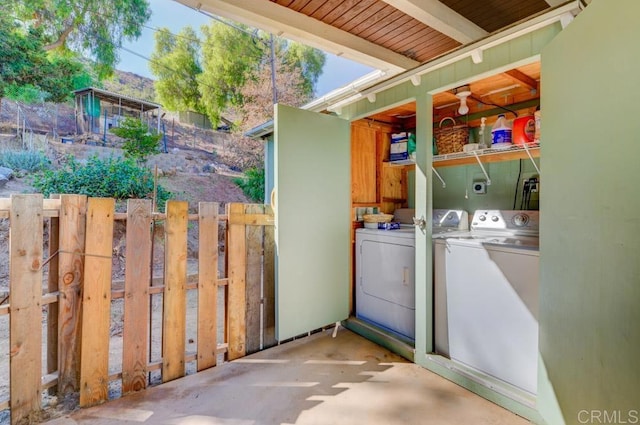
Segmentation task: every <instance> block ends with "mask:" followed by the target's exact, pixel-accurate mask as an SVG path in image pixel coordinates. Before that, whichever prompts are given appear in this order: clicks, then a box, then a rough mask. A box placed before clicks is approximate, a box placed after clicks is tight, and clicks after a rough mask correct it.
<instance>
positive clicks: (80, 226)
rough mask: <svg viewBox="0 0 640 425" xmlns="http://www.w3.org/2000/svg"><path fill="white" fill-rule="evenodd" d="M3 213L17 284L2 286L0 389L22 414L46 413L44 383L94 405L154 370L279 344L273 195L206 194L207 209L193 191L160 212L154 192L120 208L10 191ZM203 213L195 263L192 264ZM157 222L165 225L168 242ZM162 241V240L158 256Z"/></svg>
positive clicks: (174, 370)
mask: <svg viewBox="0 0 640 425" xmlns="http://www.w3.org/2000/svg"><path fill="white" fill-rule="evenodd" d="M0 218H2V219H7V218H8V219H9V240H10V244H9V245H10V252H9V259H8V261H9V262H10V275H9V294H8V297H1V296H0V318H2V316H6V315H8V316H9V335H8V338H9V347H10V368H9V369H10V370H9V386H10V389H9V394H10V397H9V399H8V400H7V399H5V400H1V399H0V410H6V409H7V408H9V409H10V414H11V423H12V424H16V423H25V422H29V421H30V420H31V419H32V418H35V417H38V416H37V415H39V413H40V411H41V409H42V406H43V404H42V392H43V391H44V390H46V389H49V391H57V392H58V394H62V395H65V394H78V393H79V403H80V406H90V405H93V404H97V403H101V402H104V401H106V400H107V399H108V398H109V397H110V394H109V391H110V388H111V387H112V386H113V385H114V384H115V385H120V388H121V389H120V393H121V394H127V393H130V392H133V391H139V390H143V389H145V388H146V387H147V386H149V385H150V384H151V383H152V382H151V379H152V378H151V375H152V373H156V374H160V377H159V379H158V381H159V382H167V381H170V380H173V379H176V378H179V377H181V376H184V375H185V374H186V371H187V364H190V365H192V366H193V365H195V367H194V368H193V369H195V371H201V370H204V369H207V368H210V367H213V366H216V364H217V362H218V359H219V357H221V358H226V359H227V360H233V359H236V358H239V357H242V356H244V355H246V354H248V353H251V352H255V351H258V350H260V349H262V348H266V347H269V346H272V345H275V344H276V341H275V337H274V311H275V310H274V233H273V213H272V212H271V210H270V208H269V207H268V206H264V205H245V204H229V205H227V209H226V214H219V205H218V204H217V203H211V202H201V203H200V204H199V206H198V212H197V214H189V211H188V204H187V203H186V202H184V201H169V202H167V205H166V210H165V213H162V214H160V213H155V212H153V211H152V205H151V202H150V201H149V200H129V201H128V202H127V208H126V212H124V213H118V212H116V211H115V201H114V200H113V199H107V198H87V197H85V196H81V195H62V196H60V197H58V198H57V199H43V198H42V196H41V195H13V196H12V197H11V199H0ZM119 221H124V222H125V223H126V236H125V255H124V257H125V267H124V268H125V273H124V282H114V280H113V278H112V264H113V259H114V251H115V249H114V223H117V222H119ZM194 223H197V253H198V260H197V273H189V272H188V262H189V261H188V232H189V228H190V227H195V225H194ZM45 224H48V240H45V235H46V233H45V232H44V231H43V228H47V226H45ZM158 227H160V228H162V229H163V231H164V232H163V234H164V237H163V239H161V240H160V242H159V243H158V242H154V241H155V240H156V239H157V238H154V234H155V232H156V231H155V230H154V229H157V228H158ZM192 231H193V229H192ZM161 233H162V232H161ZM221 241H222V243H221ZM219 245H222V246H223V247H224V249H219V248H220V247H219ZM158 248H163V249H164V258H163V259H162V257H160V258H161V259H160V260H159V259H158V258H157V257H158V256H157V255H156V256H155V257H154V253H156V254H157V250H158ZM219 253H222V255H223V257H219ZM45 257H46V258H45ZM154 258H156V260H155V261H154V260H153V259H154ZM159 263H161V264H159ZM219 264H220V267H219ZM154 269H160V270H161V275H160V276H154V275H153V271H154ZM219 270H220V271H221V272H220V273H219ZM45 275H46V276H47V277H46V280H45V281H44V282H43V279H45ZM190 291H197V301H196V302H193V303H190V306H188V305H187V299H188V297H187V295H188V292H190ZM152 297H161V298H162V304H161V308H159V310H160V315H161V319H160V320H161V326H156V327H158V328H159V327H161V335H155V336H154V335H153V334H154V331H155V333H158V331H157V329H152V327H153V323H154V321H153V317H152V316H156V315H157V314H156V313H154V308H153V307H152ZM3 298H5V300H3ZM117 300H120V303H121V304H123V305H121V308H122V311H123V314H122V323H121V326H122V333H121V335H122V336H121V338H122V355H121V367H120V368H119V370H116V371H114V370H111V371H110V367H111V369H112V365H110V364H109V358H110V348H112V347H110V345H111V344H113V341H114V338H113V330H112V329H110V326H111V325H112V321H113V308H114V307H113V306H114V301H117ZM6 301H8V303H7V302H6ZM191 304H193V305H191ZM220 307H221V308H222V310H223V311H220ZM194 309H195V312H194V311H193V310H194ZM43 312H44V315H43ZM194 313H195V314H194ZM188 317H196V326H195V328H196V329H195V338H193V337H191V338H189V337H188V335H187V322H188ZM43 323H46V327H45V329H44V331H43ZM6 337H7V336H6V335H0V338H6ZM192 341H194V342H195V349H191V350H190V349H189V347H187V345H189V346H193V345H194V344H193V343H191V342H192ZM158 345H159V346H158ZM152 352H155V353H157V354H158V355H156V356H155V358H154V356H153V355H152ZM45 354H46V355H45ZM222 356H224V357H222ZM43 358H44V360H43ZM0 381H1V380H0ZM154 382H156V381H154ZM34 415H35V416H34Z"/></svg>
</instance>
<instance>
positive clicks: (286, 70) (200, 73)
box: [151, 21, 325, 125]
mask: <svg viewBox="0 0 640 425" xmlns="http://www.w3.org/2000/svg"><path fill="white" fill-rule="evenodd" d="M201 31H202V40H199V39H198V37H197V36H196V34H195V32H194V31H193V30H192V29H190V28H188V29H185V30H183V32H181V33H180V34H179V35H176V36H172V35H171V34H170V33H169V32H168V31H167V30H164V31H161V32H159V33H158V34H157V36H156V47H155V52H154V54H153V58H154V62H155V64H152V65H151V69H152V72H153V73H154V75H155V76H156V77H157V79H158V81H157V83H156V85H157V87H158V92H159V96H160V101H161V102H162V103H163V104H164V105H165V106H167V107H168V109H169V110H193V111H196V112H200V113H205V114H206V115H207V116H208V117H209V119H210V120H211V122H212V123H213V124H214V125H217V124H219V123H220V117H221V116H222V115H223V114H224V113H227V112H231V113H233V112H235V111H241V110H243V108H244V107H245V106H248V105H251V104H253V102H254V100H255V99H256V98H255V97H248V96H247V94H248V93H247V90H246V87H247V86H253V87H255V86H256V85H259V86H260V87H261V88H262V89H263V94H264V95H266V96H267V97H265V99H268V106H269V107H268V108H266V107H262V106H261V107H260V108H258V109H259V110H261V111H266V112H264V113H261V114H260V115H259V116H257V117H255V120H256V121H261V122H264V121H265V120H267V119H268V118H270V117H272V115H273V108H272V107H271V105H272V103H273V102H272V92H273V90H272V88H271V42H272V40H271V39H270V37H269V35H268V34H266V33H263V32H260V31H257V30H256V31H253V30H252V29H251V28H249V27H246V26H242V25H237V26H236V25H234V26H229V25H225V24H224V23H222V22H217V21H216V22H213V23H212V24H211V25H208V26H203V27H202V28H201ZM273 47H274V51H275V57H276V59H275V61H274V68H275V70H276V77H277V78H276V80H277V81H276V85H277V88H278V90H277V91H278V96H279V98H280V99H285V98H287V99H291V100H293V103H291V104H292V105H294V106H298V105H301V104H303V103H305V102H307V101H308V100H310V99H311V97H312V96H313V88H314V85H315V83H316V82H317V79H318V77H319V76H320V74H321V73H322V67H323V66H324V63H325V55H324V53H323V52H321V51H320V50H317V49H313V48H311V47H307V46H304V45H301V44H298V43H294V42H290V41H287V40H285V39H281V38H275V39H273ZM160 93H161V94H160ZM242 119H243V118H241V120H242Z"/></svg>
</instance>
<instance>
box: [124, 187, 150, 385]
mask: <svg viewBox="0 0 640 425" xmlns="http://www.w3.org/2000/svg"><path fill="white" fill-rule="evenodd" d="M151 223H152V221H151V200H147V199H130V200H128V201H127V234H126V245H125V246H126V265H125V277H124V291H125V296H124V323H123V332H122V339H123V341H122V393H123V394H127V393H130V392H132V391H139V390H142V389H144V388H146V387H147V361H148V356H149V354H148V353H149V341H148V332H149V284H150V282H151Z"/></svg>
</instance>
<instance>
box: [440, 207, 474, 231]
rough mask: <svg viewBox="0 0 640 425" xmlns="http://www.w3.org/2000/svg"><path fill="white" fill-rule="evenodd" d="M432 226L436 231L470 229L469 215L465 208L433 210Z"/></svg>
mask: <svg viewBox="0 0 640 425" xmlns="http://www.w3.org/2000/svg"><path fill="white" fill-rule="evenodd" d="M431 223H432V226H433V229H434V231H436V230H442V231H445V230H447V231H452V230H468V229H469V215H468V214H467V212H466V211H464V210H447V209H435V210H433V216H432V221H431Z"/></svg>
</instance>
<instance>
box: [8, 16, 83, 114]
mask: <svg viewBox="0 0 640 425" xmlns="http://www.w3.org/2000/svg"><path fill="white" fill-rule="evenodd" d="M0 50H1V51H2V63H0V99H2V98H3V97H5V96H6V95H7V94H11V95H13V97H14V98H15V97H19V96H20V93H25V92H36V93H40V94H41V96H42V100H51V101H54V102H59V101H63V100H65V99H66V98H68V97H69V96H70V94H71V91H72V90H73V88H74V84H75V83H76V81H77V80H78V79H80V78H82V77H83V76H86V73H84V72H83V66H82V64H81V63H80V62H78V61H77V60H75V59H74V58H73V57H72V56H69V55H62V54H57V55H55V54H47V52H45V51H44V48H43V38H42V34H41V31H40V30H39V29H37V28H29V29H25V28H24V27H21V26H19V25H17V24H16V23H15V22H14V21H13V20H12V19H10V18H9V17H8V16H6V15H2V16H0Z"/></svg>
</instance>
